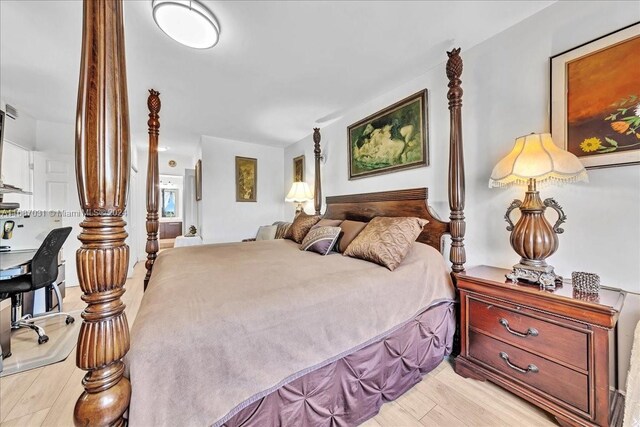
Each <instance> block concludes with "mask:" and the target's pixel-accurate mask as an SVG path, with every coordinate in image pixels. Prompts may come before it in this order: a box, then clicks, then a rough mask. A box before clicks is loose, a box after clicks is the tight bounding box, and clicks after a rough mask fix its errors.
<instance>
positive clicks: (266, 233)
mask: <svg viewBox="0 0 640 427" xmlns="http://www.w3.org/2000/svg"><path fill="white" fill-rule="evenodd" d="M276 231H278V226H277V225H263V226H261V227H260V228H258V234H256V240H273V239H275V238H276Z"/></svg>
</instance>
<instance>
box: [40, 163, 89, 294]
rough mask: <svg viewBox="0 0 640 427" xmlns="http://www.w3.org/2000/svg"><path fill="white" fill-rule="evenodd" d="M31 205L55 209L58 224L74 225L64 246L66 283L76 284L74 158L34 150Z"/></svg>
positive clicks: (77, 227)
mask: <svg viewBox="0 0 640 427" xmlns="http://www.w3.org/2000/svg"><path fill="white" fill-rule="evenodd" d="M33 205H34V206H33V207H34V209H35V210H36V211H37V212H38V211H39V212H49V213H51V212H52V211H53V212H54V215H58V216H59V217H60V218H61V220H62V221H61V226H63V227H73V230H72V231H71V234H70V235H69V237H68V238H67V241H66V242H65V244H64V246H63V256H64V259H65V264H66V265H65V275H66V286H78V285H79V283H78V275H77V271H76V251H77V250H78V249H79V248H80V241H79V240H78V235H79V234H80V231H81V229H80V222H81V221H82V219H83V215H82V212H81V210H80V202H79V201H78V192H77V187H76V176H75V167H74V157H73V156H72V155H70V154H56V153H49V152H43V151H34V152H33Z"/></svg>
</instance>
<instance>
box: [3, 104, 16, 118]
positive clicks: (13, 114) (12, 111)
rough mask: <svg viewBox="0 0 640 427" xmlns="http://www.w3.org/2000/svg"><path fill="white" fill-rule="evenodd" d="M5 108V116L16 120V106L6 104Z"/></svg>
mask: <svg viewBox="0 0 640 427" xmlns="http://www.w3.org/2000/svg"><path fill="white" fill-rule="evenodd" d="M5 108H6V109H5V112H6V113H7V116H9V117H11V118H12V119H13V120H16V119H17V118H18V110H17V109H16V107H14V106H13V105H9V104H6V105H5Z"/></svg>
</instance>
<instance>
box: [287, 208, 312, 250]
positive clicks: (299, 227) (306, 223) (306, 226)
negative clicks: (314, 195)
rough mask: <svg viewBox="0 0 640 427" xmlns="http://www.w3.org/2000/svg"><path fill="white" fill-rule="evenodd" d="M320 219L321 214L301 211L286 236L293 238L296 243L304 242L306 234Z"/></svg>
mask: <svg viewBox="0 0 640 427" xmlns="http://www.w3.org/2000/svg"><path fill="white" fill-rule="evenodd" d="M318 221H320V215H307V214H306V213H305V212H300V213H299V214H298V216H297V217H296V219H294V220H293V224H291V227H289V229H288V230H287V232H286V233H285V235H284V238H285V239H290V240H293V241H294V242H296V243H302V239H304V236H306V235H307V233H308V232H309V230H310V229H311V227H313V226H314V225H316V223H317V222H318Z"/></svg>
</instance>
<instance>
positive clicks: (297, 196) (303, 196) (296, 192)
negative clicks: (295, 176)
mask: <svg viewBox="0 0 640 427" xmlns="http://www.w3.org/2000/svg"><path fill="white" fill-rule="evenodd" d="M311 199H313V193H312V192H311V190H310V189H309V184H307V183H306V182H302V181H298V182H294V183H293V185H292V186H291V190H289V194H287V197H286V198H285V201H287V202H294V203H302V202H306V201H308V200H311Z"/></svg>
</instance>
